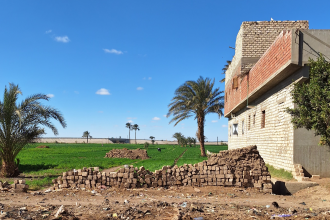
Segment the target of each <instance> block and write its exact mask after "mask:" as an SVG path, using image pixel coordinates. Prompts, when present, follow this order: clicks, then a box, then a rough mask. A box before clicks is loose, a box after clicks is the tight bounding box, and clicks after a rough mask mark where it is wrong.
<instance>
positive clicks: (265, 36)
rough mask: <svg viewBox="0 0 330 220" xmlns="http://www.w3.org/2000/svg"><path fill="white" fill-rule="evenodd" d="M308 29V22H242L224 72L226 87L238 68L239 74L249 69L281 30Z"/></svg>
mask: <svg viewBox="0 0 330 220" xmlns="http://www.w3.org/2000/svg"><path fill="white" fill-rule="evenodd" d="M308 28H309V23H308V21H248V22H247V21H245V22H243V23H242V25H241V27H240V30H239V32H238V34H237V37H236V44H235V55H234V57H233V59H232V63H231V64H230V66H229V68H228V70H227V71H226V85H227V83H228V82H229V81H230V80H231V79H232V77H233V76H234V75H233V74H234V73H235V72H236V71H237V69H238V68H239V69H240V71H241V72H245V71H247V70H249V69H251V68H252V67H253V65H254V64H255V63H256V62H257V61H258V59H259V58H260V57H261V56H262V55H263V54H264V53H265V51H266V50H267V49H268V48H269V47H270V46H271V45H272V43H273V42H274V40H275V39H276V38H277V36H278V35H279V34H280V33H281V32H282V31H283V30H291V29H308Z"/></svg>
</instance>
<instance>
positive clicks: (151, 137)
mask: <svg viewBox="0 0 330 220" xmlns="http://www.w3.org/2000/svg"><path fill="white" fill-rule="evenodd" d="M149 138H150V139H151V142H152V144H155V140H154V139H155V137H154V136H150V137H149Z"/></svg>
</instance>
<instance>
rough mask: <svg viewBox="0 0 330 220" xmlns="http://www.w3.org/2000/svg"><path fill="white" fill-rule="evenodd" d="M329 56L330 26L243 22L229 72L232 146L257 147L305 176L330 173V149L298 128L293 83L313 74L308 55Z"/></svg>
mask: <svg viewBox="0 0 330 220" xmlns="http://www.w3.org/2000/svg"><path fill="white" fill-rule="evenodd" d="M320 53H322V54H324V55H325V58H326V59H327V60H330V59H329V58H330V30H310V29H309V24H308V21H260V22H243V23H242V25H241V28H240V30H239V32H238V35H237V38H236V47H235V56H234V57H233V59H232V62H231V64H230V65H229V67H228V69H227V71H226V81H225V109H224V114H225V117H227V118H228V145H229V149H234V148H241V147H245V146H249V145H257V147H258V150H259V152H260V154H261V156H262V157H263V158H264V160H265V162H266V163H269V164H271V165H273V166H274V167H276V168H284V169H285V170H288V171H294V170H295V169H294V165H295V164H300V165H302V167H303V168H304V172H305V175H307V176H309V175H321V177H330V152H329V148H328V147H326V146H318V142H319V137H315V136H314V132H313V131H307V130H306V129H294V128H293V125H292V123H291V116H290V115H289V114H288V113H286V112H285V109H286V108H287V107H290V108H293V107H294V104H293V102H292V98H291V94H290V92H291V90H292V88H293V82H298V81H299V82H301V83H303V82H305V81H306V80H308V77H309V69H308V66H306V65H305V64H307V62H308V60H309V58H313V59H316V58H317V57H318V56H319V54H320Z"/></svg>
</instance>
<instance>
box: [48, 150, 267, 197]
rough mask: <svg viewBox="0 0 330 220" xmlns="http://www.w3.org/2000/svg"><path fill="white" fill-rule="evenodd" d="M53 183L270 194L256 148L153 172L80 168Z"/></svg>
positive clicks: (132, 167)
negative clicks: (244, 189)
mask: <svg viewBox="0 0 330 220" xmlns="http://www.w3.org/2000/svg"><path fill="white" fill-rule="evenodd" d="M53 183H54V187H55V188H69V187H71V188H96V187H97V188H106V187H120V188H140V187H144V188H147V187H166V186H236V187H256V188H259V189H260V190H262V191H263V192H268V193H271V192H272V184H271V177H270V174H269V172H268V168H267V167H266V166H265V162H264V161H263V159H262V157H261V156H260V155H259V152H258V150H257V147H256V146H251V147H245V148H241V149H235V150H228V151H222V152H220V153H218V154H213V155H212V156H211V157H210V158H209V159H208V160H205V161H203V162H200V163H198V164H195V165H191V164H189V165H187V164H185V165H183V166H180V167H178V166H176V165H175V166H173V167H170V166H164V167H163V168H162V169H161V170H156V171H155V172H151V171H149V170H146V169H145V168H144V167H140V168H137V167H134V166H132V165H131V166H126V167H125V168H121V169H120V170H119V171H118V172H111V173H105V172H102V173H101V172H99V168H98V167H94V168H83V169H79V170H74V171H68V172H64V173H63V175H62V176H59V177H58V178H57V179H54V180H53Z"/></svg>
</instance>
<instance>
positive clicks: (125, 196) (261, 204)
mask: <svg viewBox="0 0 330 220" xmlns="http://www.w3.org/2000/svg"><path fill="white" fill-rule="evenodd" d="M318 182H319V184H320V185H319V186H315V187H311V188H307V189H304V190H301V191H299V192H297V193H296V194H295V195H293V196H281V195H272V194H264V193H260V192H259V191H258V190H257V189H254V188H248V189H242V188H232V187H219V186H217V187H215V186H214V187H213V186H212V187H211V186H210V187H200V188H193V187H179V188H177V187H171V188H168V189H164V188H154V189H153V188H151V189H150V188H149V189H135V190H132V189H128V190H127V189H118V188H110V189H98V190H94V191H90V190H71V189H65V190H61V191H51V192H48V193H45V191H40V192H28V193H20V194H15V193H9V192H2V193H0V209H1V210H2V211H1V213H2V214H0V218H2V219H54V218H55V215H56V212H57V211H58V209H59V208H60V206H61V205H63V212H62V211H61V212H59V214H58V216H57V218H58V219H60V218H61V219H130V220H131V219H153V220H155V219H157V220H158V219H196V218H197V219H198V220H201V219H204V220H205V219H271V218H273V219H275V218H277V217H278V216H276V215H279V214H287V215H290V216H288V217H285V219H330V193H329V188H330V180H329V179H321V180H319V181H318ZM276 204H278V206H279V207H278V208H277V207H276ZM198 217H200V218H198ZM283 217H284V216H282V217H279V218H283Z"/></svg>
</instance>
